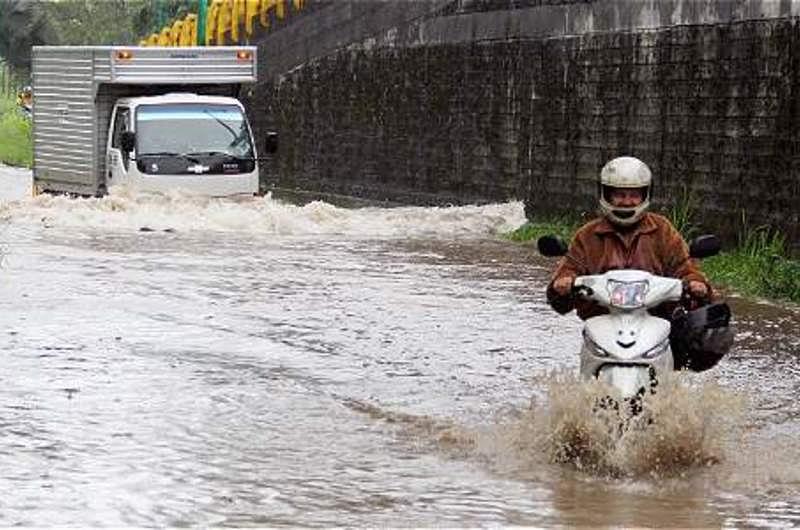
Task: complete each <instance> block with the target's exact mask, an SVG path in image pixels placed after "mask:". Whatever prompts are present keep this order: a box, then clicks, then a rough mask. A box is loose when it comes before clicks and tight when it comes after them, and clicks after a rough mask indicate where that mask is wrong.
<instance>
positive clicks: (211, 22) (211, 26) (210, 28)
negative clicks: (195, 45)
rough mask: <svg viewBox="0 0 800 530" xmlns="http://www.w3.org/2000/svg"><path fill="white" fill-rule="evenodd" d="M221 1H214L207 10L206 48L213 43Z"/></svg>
mask: <svg viewBox="0 0 800 530" xmlns="http://www.w3.org/2000/svg"><path fill="white" fill-rule="evenodd" d="M220 5H222V0H214V1H213V2H212V3H211V7H209V8H208V18H207V19H206V46H210V45H211V44H212V43H213V42H214V38H215V36H216V34H217V19H218V18H219V6H220Z"/></svg>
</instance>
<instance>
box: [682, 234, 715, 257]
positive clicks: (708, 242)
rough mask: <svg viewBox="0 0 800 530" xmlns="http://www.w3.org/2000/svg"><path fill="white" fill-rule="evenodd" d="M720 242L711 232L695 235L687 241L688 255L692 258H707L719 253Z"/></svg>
mask: <svg viewBox="0 0 800 530" xmlns="http://www.w3.org/2000/svg"><path fill="white" fill-rule="evenodd" d="M721 248H722V243H721V242H720V240H719V238H718V237H717V236H715V235H713V234H706V235H702V236H697V237H696V238H694V239H692V241H691V243H689V256H691V257H693V258H709V257H711V256H716V255H717V254H719V251H720V249H721Z"/></svg>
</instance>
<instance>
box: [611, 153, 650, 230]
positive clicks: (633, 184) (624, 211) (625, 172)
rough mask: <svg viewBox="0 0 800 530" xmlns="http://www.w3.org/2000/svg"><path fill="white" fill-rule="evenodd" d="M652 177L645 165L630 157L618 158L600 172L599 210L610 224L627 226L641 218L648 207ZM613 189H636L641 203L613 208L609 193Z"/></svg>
mask: <svg viewBox="0 0 800 530" xmlns="http://www.w3.org/2000/svg"><path fill="white" fill-rule="evenodd" d="M652 181H653V175H652V174H651V173H650V168H649V167H647V164H645V163H644V162H642V161H641V160H639V159H638V158H634V157H632V156H620V157H618V158H615V159H613V160H611V161H610V162H608V163H607V164H606V165H605V166H603V169H602V170H601V171H600V190H599V191H600V210H601V211H602V212H603V215H604V216H606V218H607V219H608V220H609V221H611V222H612V223H615V224H618V225H621V226H628V225H632V224H634V223H636V222H637V221H639V219H641V218H642V216H643V215H644V212H646V211H647V208H649V207H650V188H651V183H652ZM615 188H628V189H638V190H641V192H642V202H641V204H639V205H638V206H633V207H628V206H613V205H612V204H611V192H612V191H613V190H614V189H615Z"/></svg>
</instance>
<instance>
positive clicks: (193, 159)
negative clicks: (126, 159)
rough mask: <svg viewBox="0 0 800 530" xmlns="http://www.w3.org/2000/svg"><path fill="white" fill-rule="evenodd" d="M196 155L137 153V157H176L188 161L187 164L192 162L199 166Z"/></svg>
mask: <svg viewBox="0 0 800 530" xmlns="http://www.w3.org/2000/svg"><path fill="white" fill-rule="evenodd" d="M195 155H196V153H173V152H172V151H158V152H156V151H154V152H152V153H139V157H143V156H176V157H178V158H183V159H185V160H188V161H189V162H194V163H195V164H199V163H200V161H199V160H198V159H197V158H196V157H195Z"/></svg>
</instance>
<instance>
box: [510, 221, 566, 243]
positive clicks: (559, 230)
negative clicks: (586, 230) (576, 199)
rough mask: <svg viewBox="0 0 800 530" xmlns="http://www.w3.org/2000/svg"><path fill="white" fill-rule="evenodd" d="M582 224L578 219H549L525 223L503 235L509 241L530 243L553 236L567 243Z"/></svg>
mask: <svg viewBox="0 0 800 530" xmlns="http://www.w3.org/2000/svg"><path fill="white" fill-rule="evenodd" d="M581 224H582V222H581V221H580V220H579V219H574V218H570V217H563V216H562V217H549V218H545V219H541V220H537V221H533V222H530V221H529V222H527V223H525V224H524V225H522V226H520V227H519V228H517V229H516V230H514V231H513V232H509V233H508V234H505V237H506V238H507V239H510V240H511V241H518V242H522V241H531V240H536V239H539V238H540V237H541V236H544V235H548V234H554V235H557V236H561V237H562V238H563V239H564V240H565V241H567V242H569V241H570V240H571V239H572V235H573V234H574V233H575V232H576V231H577V230H578V228H580V226H581Z"/></svg>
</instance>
